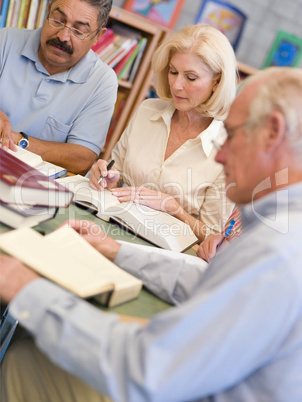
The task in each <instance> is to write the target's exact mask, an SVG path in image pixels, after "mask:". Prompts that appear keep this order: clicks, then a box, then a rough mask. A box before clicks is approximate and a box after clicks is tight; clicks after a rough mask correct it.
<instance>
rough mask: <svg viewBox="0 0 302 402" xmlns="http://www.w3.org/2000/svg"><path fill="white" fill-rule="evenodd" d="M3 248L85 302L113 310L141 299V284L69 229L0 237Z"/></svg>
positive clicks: (24, 231)
mask: <svg viewBox="0 0 302 402" xmlns="http://www.w3.org/2000/svg"><path fill="white" fill-rule="evenodd" d="M0 247H1V248H2V249H3V250H4V251H5V252H7V253H8V254H10V255H12V256H14V257H16V258H18V259H20V260H21V261H22V262H23V263H24V264H26V265H27V266H29V267H30V268H31V269H33V270H34V271H36V272H37V273H38V274H40V275H42V276H44V277H46V278H47V279H49V280H51V281H53V282H55V283H57V284H58V285H60V286H62V287H64V288H66V289H67V290H69V291H70V292H73V293H75V294H76V295H77V296H79V297H82V298H91V297H93V298H94V299H96V300H97V301H98V302H99V303H101V304H104V305H107V306H108V307H113V306H116V305H118V304H121V303H125V302H127V301H129V300H132V299H134V298H136V297H138V295H139V293H140V291H141V288H142V282H141V281H140V280H139V279H137V278H135V277H134V276H132V275H130V274H128V273H127V272H125V271H124V270H122V269H121V268H119V267H118V266H117V265H115V264H114V263H113V262H111V261H109V260H108V259H107V258H105V257H104V256H103V255H102V254H100V253H99V252H98V251H97V250H96V249H95V248H94V247H93V246H91V245H90V244H89V243H88V242H87V241H86V240H84V238H83V237H82V236H80V235H79V234H78V233H77V232H76V231H75V230H74V229H72V228H70V227H68V226H67V225H64V226H62V227H61V228H59V229H57V230H55V231H53V232H52V233H50V234H48V235H46V236H43V235H41V234H40V233H38V232H37V231H35V230H33V229H16V230H12V231H10V232H7V233H3V234H1V235H0Z"/></svg>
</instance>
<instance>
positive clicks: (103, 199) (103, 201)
mask: <svg viewBox="0 0 302 402" xmlns="http://www.w3.org/2000/svg"><path fill="white" fill-rule="evenodd" d="M57 182H59V183H61V184H63V185H64V186H66V187H67V188H68V189H69V190H71V191H72V192H73V193H74V198H73V200H74V202H75V203H77V204H80V205H84V206H86V207H89V208H91V209H93V210H95V211H97V212H98V217H99V218H100V219H103V220H105V221H107V222H108V221H109V219H110V214H108V213H106V210H107V208H109V207H110V206H113V205H119V204H120V202H119V201H118V199H117V198H116V197H115V196H114V195H112V193H111V192H110V191H109V190H102V191H97V190H94V189H93V188H91V187H90V186H89V179H87V178H86V177H83V176H81V175H76V176H68V177H64V178H61V179H58V180H57Z"/></svg>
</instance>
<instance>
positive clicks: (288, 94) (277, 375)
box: [0, 68, 302, 402]
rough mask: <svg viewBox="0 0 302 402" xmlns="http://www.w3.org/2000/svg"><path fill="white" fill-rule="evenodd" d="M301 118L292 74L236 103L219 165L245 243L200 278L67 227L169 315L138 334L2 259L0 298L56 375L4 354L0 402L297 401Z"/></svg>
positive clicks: (266, 74)
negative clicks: (107, 401) (105, 400)
mask: <svg viewBox="0 0 302 402" xmlns="http://www.w3.org/2000/svg"><path fill="white" fill-rule="evenodd" d="M301 108H302V71H301V70H294V69H287V68H272V69H268V70H266V71H262V72H259V73H258V74H256V75H255V76H253V77H252V78H250V79H248V80H247V82H246V84H245V86H244V88H243V89H242V91H241V93H240V94H239V96H238V97H237V99H236V100H235V101H234V103H233V105H232V107H231V110H230V113H229V116H228V118H227V120H226V122H225V126H226V130H227V133H228V136H227V139H226V142H225V144H224V145H223V146H222V147H221V148H220V149H219V150H218V153H217V156H216V159H217V161H219V162H220V163H222V164H223V166H224V170H225V174H226V180H227V191H228V196H229V197H230V198H231V200H232V201H234V202H236V203H237V204H238V205H240V207H241V212H242V225H243V234H242V236H241V237H239V238H238V239H237V240H236V241H234V242H232V243H230V245H228V246H226V247H224V249H223V250H222V251H221V252H219V253H218V254H217V256H216V257H215V259H214V260H213V262H212V263H210V264H209V266H208V268H207V269H204V267H203V265H202V264H203V262H202V260H200V259H198V258H194V257H191V259H189V260H187V259H185V258H184V256H181V255H179V254H173V253H169V252H167V253H164V252H161V253H156V252H154V251H153V250H154V249H151V248H149V250H150V252H149V253H148V251H145V250H144V249H142V250H139V249H138V247H137V246H136V247H135V248H133V246H131V245H127V246H126V245H119V244H118V243H116V242H115V241H114V240H113V239H111V238H108V237H107V238H105V239H104V238H103V237H104V236H103V234H102V233H99V234H97V231H96V230H95V229H96V227H95V226H94V225H95V224H93V223H91V224H90V225H88V224H87V222H84V223H83V221H75V222H71V223H70V224H71V225H72V226H73V227H74V228H75V230H77V231H79V232H80V233H81V234H82V235H83V236H84V237H85V238H86V239H87V241H89V242H90V243H91V244H93V245H94V247H95V248H96V249H97V250H99V251H100V252H102V253H103V254H105V255H106V256H107V257H109V258H111V259H112V260H114V262H115V263H116V264H117V265H119V266H121V267H122V268H124V269H126V270H127V271H129V272H130V273H132V274H134V275H136V276H138V277H140V278H141V279H142V280H143V281H144V283H145V285H146V286H148V287H149V289H151V290H152V291H153V292H154V293H156V294H157V295H158V296H160V297H162V298H164V299H165V300H167V301H170V302H172V303H174V304H176V307H174V308H171V309H170V310H168V311H166V312H164V313H162V314H159V315H157V316H155V317H154V318H153V319H152V320H151V321H150V323H149V324H148V325H147V326H145V327H142V326H140V325H139V324H126V323H122V322H120V321H119V318H118V316H116V315H113V314H104V313H102V312H101V311H99V310H97V309H96V308H95V307H93V306H91V305H89V304H88V303H87V302H85V301H82V300H79V299H78V298H76V297H74V296H73V295H71V294H70V293H68V292H66V291H65V290H63V289H60V288H59V287H58V286H56V285H54V284H53V283H49V282H48V281H47V280H45V279H41V278H39V277H37V275H36V274H34V273H33V272H32V271H31V270H29V269H28V268H26V267H24V266H23V265H22V264H21V263H20V262H18V261H17V260H14V259H12V258H10V257H3V261H2V275H1V283H0V285H1V287H0V288H1V292H2V297H3V299H4V300H5V301H6V302H10V304H9V308H10V312H11V314H12V315H13V317H15V318H16V319H18V320H19V321H20V322H21V323H22V325H24V326H25V328H27V329H28V330H29V331H30V332H31V333H32V335H33V337H34V339H35V341H36V344H37V345H38V347H39V349H41V350H42V351H43V353H44V354H45V355H47V356H48V357H49V358H50V359H51V360H52V361H53V362H54V363H55V364H52V363H50V361H49V360H48V358H47V357H45V355H44V354H42V353H40V352H39V351H38V349H37V348H36V347H35V346H34V345H33V344H32V343H31V342H30V341H27V342H25V341H23V343H22V342H21V343H20V344H19V346H15V347H13V348H12V349H11V353H9V354H8V355H7V356H6V358H5V361H4V369H3V372H2V373H3V374H2V377H3V381H4V384H3V386H2V397H3V399H2V400H3V401H14V400H19V401H21V400H26V401H27V400H28V401H33V400H62V401H63V400H64V401H71V400H80V399H76V396H72V392H74V393H75V394H77V393H78V395H82V396H83V395H86V397H85V398H84V399H85V401H99V400H102V399H101V395H100V394H98V392H100V393H102V394H106V395H109V397H111V398H112V399H113V400H114V401H119V402H121V401H131V402H136V401H145V400H146V401H165V402H166V401H173V402H175V401H189V400H190V401H191V400H192V401H193V400H194V401H195V400H199V401H209V400H211V401H230V402H234V401H257V402H258V401H261V402H263V401H280V402H281V401H291V402H298V401H301V400H302V270H301V266H302V248H301V245H300V242H299V241H297V239H299V238H300V233H301V226H302V214H301V198H302V156H301V148H302V117H301ZM15 345H17V343H16V344H15ZM56 365H58V366H60V367H61V368H63V370H62V369H61V368H58V367H57V366H56ZM68 372H69V373H72V374H68ZM73 375H75V376H77V377H79V378H80V379H81V380H79V379H77V378H76V377H74V376H73ZM56 381H58V383H56ZM82 381H84V382H85V383H87V384H89V385H90V386H91V387H93V388H94V389H95V390H97V391H98V392H97V391H94V389H93V388H90V386H88V385H85V384H84V382H82ZM56 384H58V385H57V388H56ZM26 389H28V390H29V391H26ZM55 392H56V393H55ZM20 395H23V397H24V399H22V397H20V398H19V399H18V398H17V396H20ZM46 395H47V396H48V399H47V397H46ZM56 395H60V397H61V399H56ZM25 396H27V399H26V397H25ZM43 397H44V398H45V399H43ZM73 397H74V398H75V399H72V398H73ZM35 398H36V399H35ZM39 398H40V399H39ZM84 399H83V400H84Z"/></svg>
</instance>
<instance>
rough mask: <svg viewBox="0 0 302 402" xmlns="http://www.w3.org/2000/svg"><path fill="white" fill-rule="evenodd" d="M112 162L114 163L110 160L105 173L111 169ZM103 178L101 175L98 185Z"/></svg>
mask: <svg viewBox="0 0 302 402" xmlns="http://www.w3.org/2000/svg"><path fill="white" fill-rule="evenodd" d="M114 162H115V160H114V159H112V160H111V161H110V162H109V163H108V165H107V172H108V171H109V170H110V169H111V168H112V166H113V165H114ZM103 178H104V177H103V176H102V175H101V176H100V178H99V180H98V184H100V182H101V181H102V180H103Z"/></svg>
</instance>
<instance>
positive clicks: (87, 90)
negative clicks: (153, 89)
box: [0, 0, 117, 174]
mask: <svg viewBox="0 0 302 402" xmlns="http://www.w3.org/2000/svg"><path fill="white" fill-rule="evenodd" d="M111 7H112V0H96V1H94V0H85V1H82V0H51V1H50V2H49V4H48V12H47V16H46V18H45V20H44V23H43V26H42V28H40V29H37V30H34V31H32V30H20V29H15V28H4V29H1V30H0V49H1V52H0V94H1V96H0V138H2V147H4V148H6V149H7V148H11V149H12V150H15V149H16V145H17V144H18V145H20V146H21V147H22V148H26V149H28V150H29V151H32V152H34V153H37V154H39V155H41V156H42V158H43V159H44V160H47V161H49V162H52V163H54V164H57V165H60V166H63V167H65V168H66V169H68V170H69V171H71V172H74V173H81V174H85V173H86V172H87V171H88V170H89V169H90V167H91V165H92V164H93V162H94V161H95V159H96V157H97V156H98V155H99V153H100V151H101V149H102V147H103V145H104V143H105V139H106V135H107V131H108V127H109V124H110V119H111V116H112V113H113V108H114V104H115V101H116V93H117V78H116V75H115V73H114V72H113V70H112V69H111V68H109V67H108V66H107V65H106V64H105V63H103V62H102V61H101V60H99V58H98V56H97V55H96V54H95V53H94V52H93V51H92V50H90V48H91V47H92V46H93V45H94V44H95V43H96V42H97V40H98V39H100V38H101V37H102V36H103V35H104V33H105V32H106V28H105V25H106V24H107V21H108V16H109V12H110V10H111Z"/></svg>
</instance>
